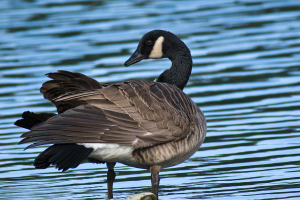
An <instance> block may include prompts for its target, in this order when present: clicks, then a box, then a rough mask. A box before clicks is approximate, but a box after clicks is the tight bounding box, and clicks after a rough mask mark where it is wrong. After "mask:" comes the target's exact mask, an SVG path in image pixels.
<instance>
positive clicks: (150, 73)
mask: <svg viewBox="0 0 300 200" xmlns="http://www.w3.org/2000/svg"><path fill="white" fill-rule="evenodd" d="M152 29H165V30H169V31H171V32H174V33H175V34H177V35H179V36H180V38H182V39H183V41H184V42H185V43H186V44H187V45H188V46H189V47H190V49H191V52H192V55H193V58H194V67H193V74H192V76H191V78H190V81H189V84H188V85H187V87H186V88H185V90H184V91H185V92H186V93H187V94H188V95H190V96H191V97H192V99H193V100H194V101H195V102H196V103H197V104H198V105H199V107H200V108H201V109H202V110H203V112H204V113H205V115H206V117H207V121H208V134H207V138H206V140H205V143H204V144H203V145H202V147H201V148H200V149H199V150H198V151H197V152H196V154H195V155H194V156H192V157H191V158H190V159H189V160H187V161H186V162H184V163H182V164H180V165H177V166H175V167H172V168H168V169H164V170H162V172H161V178H162V179H161V183H160V195H161V199H166V200H167V199H222V200H223V199H224V200H227V199H228V200H229V199H230V200H232V199H300V189H299V188H300V169H299V164H300V111H299V109H300V84H299V83H300V70H299V69H300V37H299V36H300V1H298V0H293V1H288V0H277V1H276V0H274V1H272V0H241V1H236V0H214V1H204V0H201V1H200V0H199V1H142V0H136V1H122V0H121V1H84V0H23V1H22V0H2V1H1V2H0V36H1V37H0V55H1V56H0V61H1V62H0V148H1V151H0V194H1V196H0V199H51V198H53V199H104V198H105V197H106V171H107V170H106V167H105V165H101V164H90V163H84V164H81V165H80V166H79V167H78V168H77V169H73V170H69V171H68V172H65V173H62V172H58V171H57V170H55V169H54V168H53V167H50V168H48V169H45V170H36V169H34V167H33V166H32V163H33V160H34V157H35V156H36V155H37V154H38V153H40V152H41V151H42V150H43V149H44V147H37V148H33V149H29V150H27V151H23V148H24V147H25V146H26V144H24V145H17V143H18V142H19V141H20V138H19V136H20V134H21V133H23V132H24V131H25V130H24V129H22V128H18V127H15V126H14V125H13V123H14V121H15V120H17V119H18V118H19V117H20V115H21V113H22V112H23V111H25V110H30V111H34V112H55V108H54V106H52V105H51V103H49V102H47V101H46V100H44V99H43V97H42V95H41V94H40V93H39V88H40V86H41V84H42V83H43V82H44V81H46V80H48V79H47V78H46V77H45V76H44V74H45V73H47V72H54V71H56V70H60V69H64V70H69V71H74V72H81V73H84V74H86V75H88V76H91V77H93V78H95V79H97V80H98V81H99V82H119V81H124V80H131V79H141V78H142V79H148V80H153V79H154V78H155V77H157V75H158V74H159V73H161V72H162V71H163V70H164V69H166V68H168V67H169V66H170V61H168V60H165V59H164V60H155V61H154V60H152V61H144V62H140V63H138V64H136V65H133V66H131V67H127V68H125V67H124V66H123V63H124V61H125V60H126V59H127V58H128V57H129V56H130V53H132V52H133V50H134V49H135V47H136V46H137V42H138V41H139V39H140V37H141V36H142V35H143V34H144V33H146V32H148V31H149V30H152ZM116 171H117V177H116V181H115V184H114V196H115V199H124V198H125V197H127V196H129V195H131V194H134V193H139V192H147V191H150V190H151V183H150V173H149V172H148V171H146V170H141V169H135V168H131V167H127V166H124V165H121V164H117V166H116Z"/></svg>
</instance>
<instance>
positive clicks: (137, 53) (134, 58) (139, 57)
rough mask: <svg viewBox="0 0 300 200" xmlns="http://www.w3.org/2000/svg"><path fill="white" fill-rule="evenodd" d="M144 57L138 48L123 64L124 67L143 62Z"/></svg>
mask: <svg viewBox="0 0 300 200" xmlns="http://www.w3.org/2000/svg"><path fill="white" fill-rule="evenodd" d="M144 58H145V56H143V55H142V54H141V53H140V47H138V48H137V49H136V50H135V52H134V53H133V54H132V55H131V57H130V58H129V59H128V60H127V61H126V62H125V63H124V65H125V67H128V66H129V65H132V64H134V63H137V62H139V61H141V60H143V59H144Z"/></svg>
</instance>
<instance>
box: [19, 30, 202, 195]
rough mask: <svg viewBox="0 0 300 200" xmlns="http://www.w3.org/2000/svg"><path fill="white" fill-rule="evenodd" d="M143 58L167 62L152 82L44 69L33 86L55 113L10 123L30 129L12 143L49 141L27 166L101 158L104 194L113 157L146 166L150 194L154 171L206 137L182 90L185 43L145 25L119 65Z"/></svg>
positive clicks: (187, 64) (187, 60)
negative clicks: (104, 170) (106, 79)
mask: <svg viewBox="0 0 300 200" xmlns="http://www.w3.org/2000/svg"><path fill="white" fill-rule="evenodd" d="M150 58H169V59H170V60H171V61H172V67H171V68H170V69H167V70H165V71H164V72H163V73H162V74H161V75H159V76H158V78H157V79H156V81H154V82H153V81H145V80H133V81H125V82H123V83H116V84H104V83H98V82H97V81H96V80H94V79H92V78H89V77H87V76H85V75H83V74H80V73H72V72H68V71H58V72H55V73H48V74H47V75H48V77H49V78H51V79H52V80H49V81H47V82H45V83H44V84H43V85H42V87H41V89H40V91H41V93H42V94H43V95H44V98H45V99H48V100H50V101H51V102H52V103H53V104H54V105H55V106H56V107H57V111H58V114H53V113H42V114H35V113H31V112H29V111H26V112H24V113H23V114H22V119H20V120H18V121H16V122H15V124H16V125H17V126H20V127H24V128H27V129H30V131H29V132H27V133H24V134H23V135H22V136H21V137H23V138H24V139H23V140H21V142H20V144H23V143H28V142H30V143H32V144H31V145H29V146H28V147H27V148H30V147H34V146H38V145H44V144H53V145H52V146H50V147H49V148H47V149H46V150H45V151H43V152H42V153H41V154H40V155H38V156H37V157H36V159H35V161H34V166H35V167H36V168H38V169H44V168H47V167H48V166H49V165H50V164H52V165H56V168H58V169H59V170H62V171H66V170H68V169H69V168H76V167H77V166H78V165H79V164H80V163H81V162H82V161H83V160H84V159H86V158H87V159H88V160H89V161H90V162H95V163H106V165H107V168H108V173H107V185H108V198H113V194H112V185H113V181H114V179H115V172H114V165H115V163H116V162H120V163H123V164H125V165H129V166H132V167H137V168H144V169H150V172H151V183H152V192H153V193H154V194H155V195H156V196H158V187H159V172H160V170H161V169H162V168H166V167H171V166H174V165H177V164H179V163H181V162H183V161H185V160H186V159H188V158H189V157H190V156H192V155H193V154H194V153H195V152H196V151H197V149H198V148H199V147H200V145H201V144H202V142H203V140H204V138H205V135H206V121H205V117H204V115H203V114H202V112H201V110H200V109H199V108H198V106H197V105H196V104H195V103H194V102H193V101H192V100H191V99H190V98H189V97H188V96H187V95H186V94H185V93H184V92H182V89H183V88H184V87H185V85H186V83H187V82H188V79H189V77H190V74H191V69H192V57H191V54H190V51H189V49H188V47H187V46H186V45H185V44H184V43H183V42H182V41H181V40H180V39H179V38H178V37H177V36H175V35H174V34H173V33H170V32H167V31H163V30H153V31H150V32H148V33H146V34H145V35H144V36H143V37H142V39H141V40H140V42H139V44H138V47H137V49H136V51H135V52H134V53H133V54H132V56H131V57H130V58H129V59H128V60H127V61H126V62H125V66H129V65H132V64H134V63H137V62H139V61H141V60H142V59H150ZM27 148H26V149H27Z"/></svg>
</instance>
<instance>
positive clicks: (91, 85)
mask: <svg viewBox="0 0 300 200" xmlns="http://www.w3.org/2000/svg"><path fill="white" fill-rule="evenodd" d="M46 75H47V76H48V77H49V78H51V79H52V80H49V81H47V82H45V83H44V84H43V85H42V87H41V89H40V91H41V93H42V94H43V95H44V98H45V99H48V100H49V101H51V102H52V103H53V104H54V105H55V106H56V108H57V112H58V113H62V112H64V111H66V110H69V109H70V108H75V107H77V106H79V105H82V104H85V102H80V101H71V102H57V101H54V100H53V99H55V98H57V97H59V96H61V95H63V94H67V93H70V92H71V93H76V92H82V91H87V90H94V89H101V88H102V87H105V86H107V85H109V84H106V83H99V82H98V81H96V80H95V79H93V78H90V77H88V76H86V75H84V74H81V73H76V72H69V71H64V70H59V71H58V72H53V73H48V74H46Z"/></svg>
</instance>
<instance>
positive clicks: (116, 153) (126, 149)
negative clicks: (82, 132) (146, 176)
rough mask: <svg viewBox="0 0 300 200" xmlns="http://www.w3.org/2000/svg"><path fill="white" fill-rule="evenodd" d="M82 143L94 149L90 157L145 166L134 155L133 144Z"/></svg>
mask: <svg viewBox="0 0 300 200" xmlns="http://www.w3.org/2000/svg"><path fill="white" fill-rule="evenodd" d="M80 145H83V146H85V147H86V148H93V149H94V151H93V152H92V153H91V154H90V155H89V157H90V158H94V159H96V160H99V161H104V162H120V163H123V164H125V165H129V166H132V167H138V168H145V166H142V165H140V164H139V163H138V162H137V160H136V159H135V158H134V157H133V156H132V151H133V150H134V148H132V147H131V146H128V145H120V144H111V143H108V144H104V143H102V144H101V143H81V144H80Z"/></svg>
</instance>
